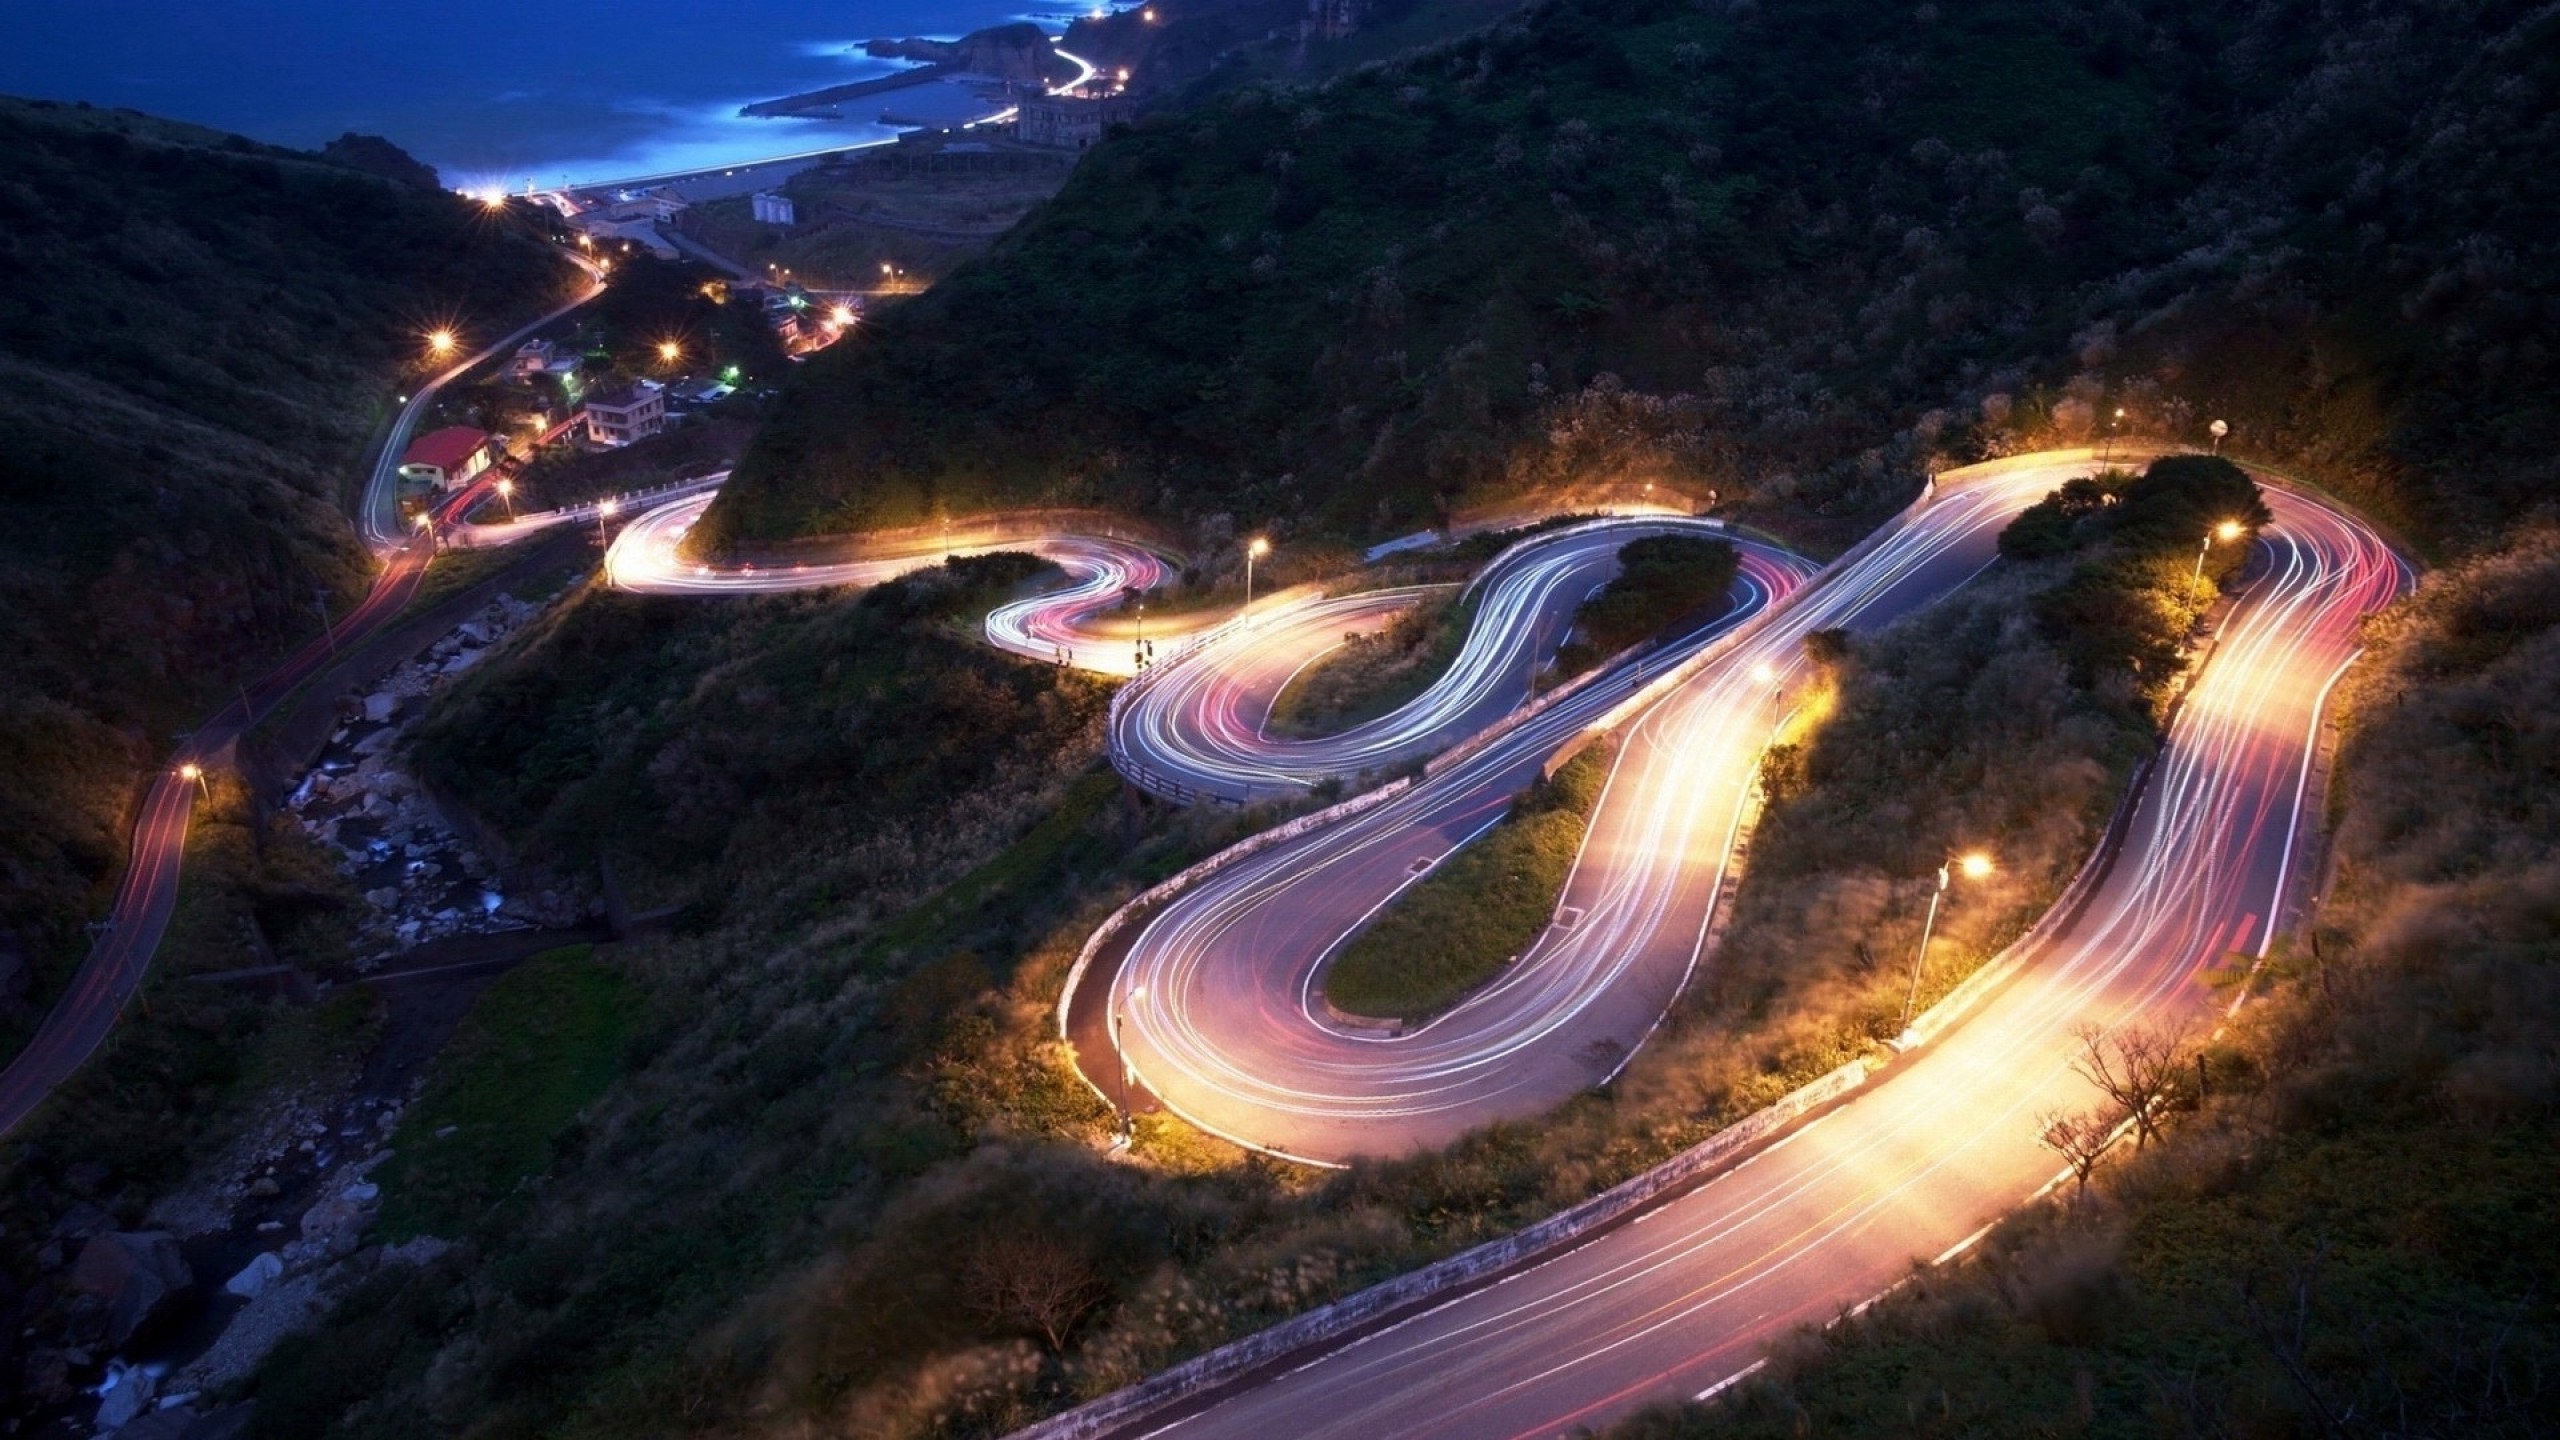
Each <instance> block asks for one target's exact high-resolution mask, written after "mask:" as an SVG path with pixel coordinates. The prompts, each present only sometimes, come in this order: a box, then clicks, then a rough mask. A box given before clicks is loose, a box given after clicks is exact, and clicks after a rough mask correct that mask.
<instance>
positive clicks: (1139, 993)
mask: <svg viewBox="0 0 2560 1440" xmlns="http://www.w3.org/2000/svg"><path fill="white" fill-rule="evenodd" d="M1146 998H1147V987H1146V986H1144V985H1141V986H1139V987H1138V988H1136V989H1134V990H1132V991H1130V992H1129V1003H1130V1004H1132V1005H1135V1004H1137V1003H1138V1002H1139V1001H1141V1000H1144V999H1146ZM1111 1063H1112V1065H1113V1066H1114V1067H1116V1068H1117V1069H1118V1070H1119V1072H1120V1141H1119V1143H1121V1144H1123V1145H1126V1144H1128V1143H1129V1141H1130V1139H1131V1135H1132V1132H1133V1131H1134V1130H1135V1129H1136V1124H1135V1122H1136V1119H1137V1117H1136V1116H1134V1115H1132V1114H1131V1113H1130V1112H1129V1052H1128V1051H1126V1050H1123V1049H1121V1048H1120V1007H1119V1006H1118V1005H1117V1004H1114V1005H1113V1006H1112V1007H1111Z"/></svg>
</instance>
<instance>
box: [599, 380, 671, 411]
mask: <svg viewBox="0 0 2560 1440" xmlns="http://www.w3.org/2000/svg"><path fill="white" fill-rule="evenodd" d="M657 393H658V387H657V386H655V385H616V386H614V387H613V388H612V389H610V390H598V391H596V392H594V393H593V394H591V395H589V396H587V408H588V409H590V410H628V409H630V408H631V407H632V406H634V405H637V404H639V403H641V402H642V401H644V400H647V399H648V398H649V397H650V396H652V395H655V394H657Z"/></svg>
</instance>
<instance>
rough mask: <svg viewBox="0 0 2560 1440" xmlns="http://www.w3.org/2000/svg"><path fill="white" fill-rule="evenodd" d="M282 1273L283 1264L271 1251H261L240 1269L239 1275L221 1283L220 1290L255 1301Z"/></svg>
mask: <svg viewBox="0 0 2560 1440" xmlns="http://www.w3.org/2000/svg"><path fill="white" fill-rule="evenodd" d="M283 1273H284V1262H283V1261H282V1260H279V1259H277V1258H276V1252H274V1251H273V1250H261V1251H259V1252H258V1254H257V1256H256V1258H254V1259H252V1260H251V1261H250V1262H249V1263H248V1264H246V1265H243V1266H241V1267H240V1273H239V1274H237V1275H234V1276H232V1277H231V1278H230V1279H228V1280H226V1281H224V1282H222V1288H223V1289H225V1290H228V1291H230V1292H231V1293H232V1294H234V1295H237V1296H239V1297H240V1298H241V1299H243V1300H255V1299H257V1298H258V1292H259V1291H261V1290H264V1289H266V1288H267V1285H268V1282H270V1281H272V1280H274V1279H275V1278H276V1277H277V1276H279V1275H281V1274H283Z"/></svg>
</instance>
